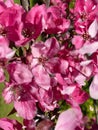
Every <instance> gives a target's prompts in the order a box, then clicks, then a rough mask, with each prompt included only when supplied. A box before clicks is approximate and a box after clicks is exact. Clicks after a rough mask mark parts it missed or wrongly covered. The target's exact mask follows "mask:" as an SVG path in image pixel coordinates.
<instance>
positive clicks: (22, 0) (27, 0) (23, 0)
mask: <svg viewBox="0 0 98 130" xmlns="http://www.w3.org/2000/svg"><path fill="white" fill-rule="evenodd" d="M20 3H21V5H22V6H23V8H24V9H25V10H26V11H28V10H30V0H20Z"/></svg>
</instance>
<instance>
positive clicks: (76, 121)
mask: <svg viewBox="0 0 98 130" xmlns="http://www.w3.org/2000/svg"><path fill="white" fill-rule="evenodd" d="M81 123H82V113H81V111H80V109H78V108H70V109H68V110H66V111H64V112H62V113H61V114H60V115H59V118H58V121H57V124H56V127H55V130H76V129H75V128H76V127H80V128H81ZM81 130H83V129H82V128H81Z"/></svg>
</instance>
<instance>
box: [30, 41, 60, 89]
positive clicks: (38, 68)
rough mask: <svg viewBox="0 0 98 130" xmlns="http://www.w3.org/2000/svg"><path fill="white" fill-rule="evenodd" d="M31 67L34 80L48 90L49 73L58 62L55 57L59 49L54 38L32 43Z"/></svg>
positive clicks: (50, 73)
mask: <svg viewBox="0 0 98 130" xmlns="http://www.w3.org/2000/svg"><path fill="white" fill-rule="evenodd" d="M31 50H32V61H31V68H32V73H33V75H34V79H35V82H36V83H37V84H38V85H39V86H40V87H42V88H44V89H46V90H48V89H49V88H50V87H51V78H50V75H52V74H53V72H54V68H55V66H56V64H57V63H58V58H57V57H56V55H57V53H58V51H59V43H58V41H57V40H56V39H55V38H50V39H48V40H47V41H46V42H45V43H43V42H38V43H35V44H33V45H32V47H31Z"/></svg>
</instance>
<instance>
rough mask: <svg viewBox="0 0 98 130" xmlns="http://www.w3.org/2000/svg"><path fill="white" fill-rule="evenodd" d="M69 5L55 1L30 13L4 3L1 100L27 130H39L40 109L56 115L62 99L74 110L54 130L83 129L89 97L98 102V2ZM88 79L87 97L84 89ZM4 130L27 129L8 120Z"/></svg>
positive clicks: (1, 122) (0, 13)
mask: <svg viewBox="0 0 98 130" xmlns="http://www.w3.org/2000/svg"><path fill="white" fill-rule="evenodd" d="M70 3H71V0H64V1H63V0H51V1H50V3H49V5H46V4H41V5H39V4H36V5H35V6H33V7H32V8H31V9H30V10H29V11H28V12H27V11H25V9H24V8H23V7H22V6H21V5H18V4H15V3H14V2H13V0H6V1H5V2H4V1H3V0H0V82H4V85H5V87H4V90H3V92H2V96H3V98H4V100H5V102H6V103H7V104H9V103H13V104H14V109H15V110H16V112H17V113H18V115H19V116H21V117H22V118H23V119H24V126H23V127H24V128H25V129H26V130H34V129H35V126H36V122H35V118H37V116H38V111H39V110H40V111H42V112H43V113H45V112H50V111H55V110H56V109H59V102H60V101H64V102H66V104H68V105H69V106H70V108H69V109H68V110H66V111H64V112H63V113H61V114H60V116H59V118H58V121H57V124H56V126H55V128H54V129H55V130H84V127H85V122H84V119H83V113H82V111H81V108H80V105H81V104H83V103H84V102H86V100H87V99H89V98H90V97H91V98H93V99H95V100H97V99H98V82H97V80H98V13H97V12H98V1H97V0H82V1H81V0H76V1H75V5H74V7H73V8H71V7H70ZM5 73H8V79H7V78H6V74H5ZM91 80H92V81H91ZM89 81H91V84H89V88H88V89H89V93H87V92H86V91H84V90H83V87H84V86H85V85H86V83H87V82H89ZM51 118H52V117H51ZM5 124H6V125H5ZM52 125H53V124H52ZM47 126H48V125H47ZM49 127H51V126H50V125H49ZM0 128H2V129H4V130H9V129H11V130H22V126H21V125H20V124H19V123H17V122H16V121H15V120H13V121H12V120H10V119H5V118H2V119H0ZM44 129H45V128H43V130H44ZM45 130H46V129H45Z"/></svg>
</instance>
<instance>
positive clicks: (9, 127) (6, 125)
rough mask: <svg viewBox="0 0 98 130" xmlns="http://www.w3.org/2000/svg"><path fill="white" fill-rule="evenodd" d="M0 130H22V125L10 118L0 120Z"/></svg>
mask: <svg viewBox="0 0 98 130" xmlns="http://www.w3.org/2000/svg"><path fill="white" fill-rule="evenodd" d="M0 129H2V130H22V125H21V124H20V123H19V122H17V121H16V120H11V119H8V118H1V119H0Z"/></svg>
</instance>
